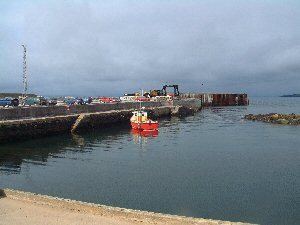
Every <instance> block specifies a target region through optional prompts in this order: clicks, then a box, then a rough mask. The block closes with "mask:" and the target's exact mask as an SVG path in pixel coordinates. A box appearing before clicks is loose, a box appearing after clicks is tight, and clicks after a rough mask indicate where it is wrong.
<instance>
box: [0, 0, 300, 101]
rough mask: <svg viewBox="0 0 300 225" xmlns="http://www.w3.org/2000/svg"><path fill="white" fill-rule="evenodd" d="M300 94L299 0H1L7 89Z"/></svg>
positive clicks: (0, 75)
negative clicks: (170, 88) (174, 88)
mask: <svg viewBox="0 0 300 225" xmlns="http://www.w3.org/2000/svg"><path fill="white" fill-rule="evenodd" d="M22 44H25V45H26V46H27V60H28V82H29V86H28V88H29V92H30V93H36V94H39V95H73V96H83V95H84V96H104V95H112V96H116V95H122V94H123V93H125V92H127V93H129V92H134V91H138V90H139V89H144V90H149V89H161V88H162V86H163V85H164V84H166V83H167V84H178V85H179V89H180V91H181V92H216V93H248V94H249V95H252V96H276V95H280V94H290V93H300V1H299V0H294V1H292V0H286V1H283V0H282V1H279V0H273V1H272V0H248V1H246V0H239V1H238V0H226V1H224V0H152V1H150V0H139V1H138V0H118V1H115V0H107V1H106V0H102V1H96V0H84V1H66V0H65V1H60V0H56V1H55V0H48V1H46V0H43V1H42V0H26V1H21V0H0V92H22V66H23V65H22V60H23V58H22V57H23V49H22V46H21V45H22Z"/></svg>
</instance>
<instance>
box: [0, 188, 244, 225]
mask: <svg viewBox="0 0 300 225" xmlns="http://www.w3.org/2000/svg"><path fill="white" fill-rule="evenodd" d="M0 217H1V218H0V224H1V225H8V224H19V225H22V224H47V225H48V224H61V225H65V224H111V225H129V224H133V225H134V224H144V225H148V224H157V225H171V224H172V225H188V224H194V225H246V224H247V223H241V222H228V221H220V220H211V219H202V218H192V217H184V216H176V215H168V214H162V213H154V212H147V211H140V210H132V209H125V208H118V207H111V206H105V205H100V204H93V203H86V202H80V201H75V200H70V199H61V198H56V197H51V196H46V195H39V194H33V193H29V192H22V191H16V190H9V189H4V190H1V189H0ZM248 225H249V224H248Z"/></svg>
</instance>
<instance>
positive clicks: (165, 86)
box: [162, 84, 179, 97]
mask: <svg viewBox="0 0 300 225" xmlns="http://www.w3.org/2000/svg"><path fill="white" fill-rule="evenodd" d="M168 87H172V88H174V97H178V96H179V90H178V85H177V84H172V85H164V86H163V89H162V92H163V95H164V96H167V88H168Z"/></svg>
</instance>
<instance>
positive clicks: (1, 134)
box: [0, 99, 201, 143]
mask: <svg viewBox="0 0 300 225" xmlns="http://www.w3.org/2000/svg"><path fill="white" fill-rule="evenodd" d="M162 104H165V106H160V105H162ZM108 105H109V104H108ZM153 105H156V107H147V108H146V111H148V113H149V117H150V118H153V119H157V118H160V117H168V116H179V117H180V116H187V115H191V114H193V113H195V112H197V111H199V110H200V109H201V101H199V100H195V99H190V100H184V101H176V102H166V103H162V102H154V104H153V103H152V102H151V104H148V106H153ZM157 105H158V106H157ZM125 106H126V107H136V108H138V107H137V105H136V104H126V105H125ZM103 107H105V106H103ZM110 107H111V106H108V107H106V108H105V109H109V108H110ZM123 107H124V105H123ZM136 108H131V109H120V110H105V109H103V108H101V109H103V111H100V112H83V113H70V114H67V115H56V116H46V117H35V118H21V119H17V120H2V121H0V143H1V142H9V141H15V140H20V139H27V138H36V137H42V136H48V135H54V134H60V133H70V132H72V133H76V132H81V131H84V130H93V129H99V128H102V127H105V126H110V125H111V124H120V123H128V126H129V119H130V117H131V116H132V111H133V110H135V109H136ZM35 110H36V109H33V112H36V111H35ZM82 110H83V108H81V107H80V108H79V110H78V109H73V111H72V112H82ZM43 112H44V109H43V110H42V113H43ZM0 113H1V111H0ZM63 113H65V112H62V114H63ZM59 114H60V113H59Z"/></svg>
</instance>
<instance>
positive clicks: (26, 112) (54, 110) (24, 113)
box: [0, 102, 172, 121]
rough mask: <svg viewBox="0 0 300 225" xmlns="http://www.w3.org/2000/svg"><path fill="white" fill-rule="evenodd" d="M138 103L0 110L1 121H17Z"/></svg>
mask: <svg viewBox="0 0 300 225" xmlns="http://www.w3.org/2000/svg"><path fill="white" fill-rule="evenodd" d="M165 105H172V103H170V102H143V106H144V107H159V106H165ZM137 108H139V103H138V102H128V103H127V102H126V103H108V104H107V103H103V104H95V105H72V106H70V107H67V106H32V107H14V108H0V121H1V120H17V119H25V118H38V117H49V116H60V115H72V114H79V113H92V112H104V111H109V110H123V109H137Z"/></svg>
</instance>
